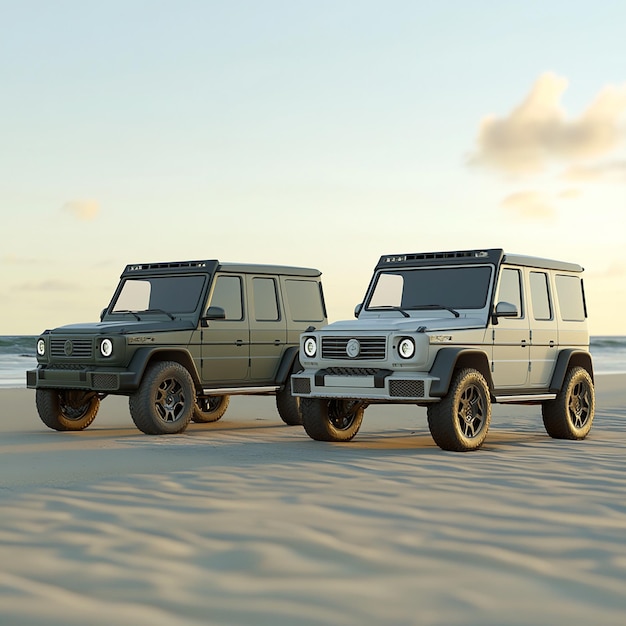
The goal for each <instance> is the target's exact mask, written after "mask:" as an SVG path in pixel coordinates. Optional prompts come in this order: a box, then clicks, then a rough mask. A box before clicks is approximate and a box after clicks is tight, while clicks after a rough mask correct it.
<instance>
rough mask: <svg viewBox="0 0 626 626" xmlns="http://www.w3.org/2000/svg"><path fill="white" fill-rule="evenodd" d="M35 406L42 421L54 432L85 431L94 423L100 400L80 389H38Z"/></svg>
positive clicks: (91, 393)
mask: <svg viewBox="0 0 626 626" xmlns="http://www.w3.org/2000/svg"><path fill="white" fill-rule="evenodd" d="M35 404H36V406H37V412H38V413H39V417H40V418H41V421H42V422H43V423H44V424H45V425H46V426H48V428H52V429H53V430H60V431H63V430H84V429H85V428H87V426H89V424H91V422H93V421H94V419H95V417H96V414H97V413H98V409H99V408H100V398H99V397H98V395H97V394H95V393H94V392H93V391H82V390H80V389H63V390H61V389H37V392H36V394H35Z"/></svg>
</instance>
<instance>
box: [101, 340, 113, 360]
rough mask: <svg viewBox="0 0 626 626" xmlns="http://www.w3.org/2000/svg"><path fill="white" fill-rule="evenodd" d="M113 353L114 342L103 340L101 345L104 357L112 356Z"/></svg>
mask: <svg viewBox="0 0 626 626" xmlns="http://www.w3.org/2000/svg"><path fill="white" fill-rule="evenodd" d="M112 353H113V342H112V341H111V340H110V339H103V340H102V342H101V343H100V354H101V355H102V356H111V354H112Z"/></svg>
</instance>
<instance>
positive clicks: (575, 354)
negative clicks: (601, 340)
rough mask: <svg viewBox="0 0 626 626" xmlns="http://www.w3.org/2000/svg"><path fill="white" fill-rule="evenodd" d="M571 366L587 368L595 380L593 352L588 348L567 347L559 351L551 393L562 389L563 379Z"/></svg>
mask: <svg viewBox="0 0 626 626" xmlns="http://www.w3.org/2000/svg"><path fill="white" fill-rule="evenodd" d="M571 366H580V367H582V368H583V369H586V370H587V371H588V372H589V376H591V380H592V381H593V380H594V377H593V361H592V360H591V354H589V352H587V351H586V350H579V349H576V348H566V349H565V350H561V351H560V352H559V356H558V357H557V359H556V365H555V366H554V372H553V374H552V380H551V381H550V392H551V393H558V392H559V391H561V387H562V386H563V381H564V380H565V376H566V375H567V370H569V368H570V367H571Z"/></svg>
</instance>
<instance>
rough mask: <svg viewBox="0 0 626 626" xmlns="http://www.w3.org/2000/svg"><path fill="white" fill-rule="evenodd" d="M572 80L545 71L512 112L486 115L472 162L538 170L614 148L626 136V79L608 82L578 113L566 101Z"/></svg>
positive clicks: (514, 170)
mask: <svg viewBox="0 0 626 626" xmlns="http://www.w3.org/2000/svg"><path fill="white" fill-rule="evenodd" d="M567 85H568V82H567V79H565V78H563V77H561V76H557V75H555V74H552V73H546V74H543V75H541V76H540V77H539V78H538V79H537V81H536V82H535V84H534V85H533V87H532V89H531V90H530V93H529V94H528V95H527V96H526V98H525V99H524V101H523V102H522V103H521V104H520V105H518V106H517V107H516V108H514V109H513V110H512V111H511V112H510V113H509V114H508V115H505V116H502V117H497V116H494V115H490V116H488V117H486V118H484V119H483V120H482V122H481V124H480V128H479V131H478V138H477V143H478V147H477V150H476V152H474V153H473V154H471V155H470V157H469V159H468V163H469V164H470V165H484V166H488V167H492V168H494V169H497V170H500V171H502V172H505V173H508V174H533V173H540V172H543V171H545V170H546V168H547V167H548V166H549V165H551V164H553V163H561V164H563V163H564V164H566V165H569V164H575V163H578V162H581V161H588V160H592V159H597V158H599V157H602V156H605V155H607V154H610V153H611V152H613V151H614V150H615V149H616V148H617V147H618V146H619V145H620V143H621V142H622V141H623V140H624V129H623V126H622V125H621V120H622V117H623V116H624V114H625V113H626V85H621V86H614V85H610V86H607V87H604V88H603V89H602V90H601V91H600V92H599V93H598V95H597V96H596V97H595V98H594V100H593V101H592V102H591V104H590V105H589V106H588V107H587V109H586V110H585V111H584V112H583V113H582V114H581V115H580V116H578V117H576V118H568V116H567V115H566V113H565V111H564V110H563V108H562V107H561V98H562V96H563V93H564V92H565V90H566V89H567Z"/></svg>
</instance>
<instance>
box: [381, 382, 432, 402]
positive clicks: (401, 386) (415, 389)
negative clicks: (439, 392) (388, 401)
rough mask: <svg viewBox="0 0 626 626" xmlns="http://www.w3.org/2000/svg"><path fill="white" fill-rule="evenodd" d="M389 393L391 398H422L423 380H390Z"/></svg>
mask: <svg viewBox="0 0 626 626" xmlns="http://www.w3.org/2000/svg"><path fill="white" fill-rule="evenodd" d="M389 395H390V396H392V397H393V398H423V397H424V381H423V380H390V381H389Z"/></svg>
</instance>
